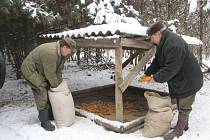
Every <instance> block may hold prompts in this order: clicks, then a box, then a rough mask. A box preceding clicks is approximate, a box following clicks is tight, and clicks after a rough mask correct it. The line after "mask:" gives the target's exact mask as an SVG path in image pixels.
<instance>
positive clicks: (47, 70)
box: [42, 54, 62, 88]
mask: <svg viewBox="0 0 210 140" xmlns="http://www.w3.org/2000/svg"><path fill="white" fill-rule="evenodd" d="M44 57H46V58H44V59H42V64H43V68H44V74H45V76H46V78H47V80H48V81H49V82H50V86H51V87H52V88H55V87H57V86H58V85H59V84H60V83H61V82H62V81H61V80H59V79H58V76H57V72H56V71H57V64H56V62H57V57H55V56H54V55H52V54H47V56H44Z"/></svg>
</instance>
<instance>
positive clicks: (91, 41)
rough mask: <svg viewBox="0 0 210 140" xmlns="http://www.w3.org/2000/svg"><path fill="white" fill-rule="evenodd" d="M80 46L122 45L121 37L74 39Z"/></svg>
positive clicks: (103, 46) (102, 46)
mask: <svg viewBox="0 0 210 140" xmlns="http://www.w3.org/2000/svg"><path fill="white" fill-rule="evenodd" d="M74 40H75V41H76V43H77V47H79V48H107V49H114V48H116V47H119V46H120V38H111V39H109V38H99V39H97V40H94V39H74Z"/></svg>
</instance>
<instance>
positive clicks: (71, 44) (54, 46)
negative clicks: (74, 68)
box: [21, 38, 76, 131]
mask: <svg viewBox="0 0 210 140" xmlns="http://www.w3.org/2000/svg"><path fill="white" fill-rule="evenodd" d="M75 52H76V42H75V41H74V40H73V39H71V38H63V39H61V40H59V41H57V42H51V43H45V44H42V45H40V46H38V47H36V48H35V49H34V50H32V51H31V52H30V53H29V55H28V56H27V57H26V59H25V60H24V61H23V63H22V66H21V71H22V73H23V75H24V77H25V79H26V80H27V82H28V83H29V85H30V87H31V89H32V91H33V94H34V98H35V102H36V106H37V110H38V111H39V116H38V118H39V120H40V122H41V126H42V127H43V128H44V129H45V130H48V131H53V130H55V126H54V125H53V124H51V123H50V121H49V120H50V119H52V117H53V116H52V111H51V107H50V103H49V99H48V94H47V91H48V90H49V88H50V87H51V88H56V87H58V86H59V84H60V83H61V82H62V80H63V78H62V70H63V67H64V61H65V60H66V59H68V58H69V57H70V56H71V55H73V54H74V53H75ZM50 117H51V118H50Z"/></svg>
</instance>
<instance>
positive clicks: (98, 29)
mask: <svg viewBox="0 0 210 140" xmlns="http://www.w3.org/2000/svg"><path fill="white" fill-rule="evenodd" d="M146 30H147V27H144V26H141V25H140V24H128V23H110V24H102V25H90V26H88V27H85V28H80V29H75V30H69V31H64V32H60V33H55V34H46V35H43V37H47V38H49V37H52V38H56V37H58V38H61V37H62V36H69V37H72V38H81V37H90V36H110V35H116V34H118V35H119V34H128V35H135V36H147V34H146Z"/></svg>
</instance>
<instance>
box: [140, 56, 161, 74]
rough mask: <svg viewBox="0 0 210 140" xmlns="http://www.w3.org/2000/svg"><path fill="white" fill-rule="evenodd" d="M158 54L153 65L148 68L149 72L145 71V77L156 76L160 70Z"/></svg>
mask: <svg viewBox="0 0 210 140" xmlns="http://www.w3.org/2000/svg"><path fill="white" fill-rule="evenodd" d="M157 59H158V58H157V52H156V54H155V58H154V59H153V60H152V63H151V65H150V66H149V67H148V68H147V70H146V71H145V73H144V74H145V75H147V76H150V75H152V74H155V73H156V72H157V71H158V70H159V67H160V66H159V63H158V60H157Z"/></svg>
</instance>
